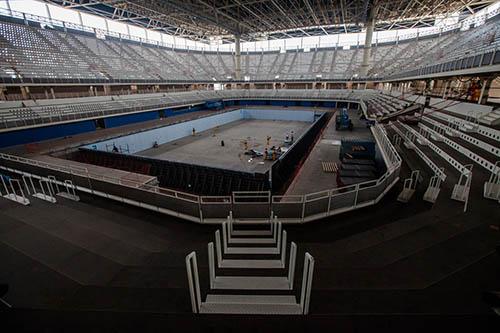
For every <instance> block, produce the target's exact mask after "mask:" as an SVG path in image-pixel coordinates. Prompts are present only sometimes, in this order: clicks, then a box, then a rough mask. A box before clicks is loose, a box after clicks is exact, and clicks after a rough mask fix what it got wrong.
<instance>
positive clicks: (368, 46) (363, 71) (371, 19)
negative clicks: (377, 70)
mask: <svg viewBox="0 0 500 333" xmlns="http://www.w3.org/2000/svg"><path fill="white" fill-rule="evenodd" d="M375 12H376V9H375V7H374V6H372V7H371V8H370V11H369V12H368V18H367V21H366V37H365V48H364V49H363V63H362V64H361V68H360V73H359V74H360V76H361V77H366V75H367V74H368V67H369V61H370V53H371V51H372V39H373V27H374V26H375V14H376V13H375Z"/></svg>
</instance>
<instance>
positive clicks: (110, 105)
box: [0, 89, 378, 130]
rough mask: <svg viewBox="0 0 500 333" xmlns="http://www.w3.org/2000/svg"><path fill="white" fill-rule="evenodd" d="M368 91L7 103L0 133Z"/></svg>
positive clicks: (351, 97) (1, 110)
mask: <svg viewBox="0 0 500 333" xmlns="http://www.w3.org/2000/svg"><path fill="white" fill-rule="evenodd" d="M370 94H378V93H375V92H373V91H371V90H366V91H364V90H359V91H356V90H345V89H344V90H300V89H294V90H265V89H260V90H223V91H203V90H201V91H190V92H176V93H163V94H162V93H157V94H143V95H124V96H113V97H109V96H104V97H88V98H77V99H74V98H68V99H60V100H55V101H54V100H40V101H25V102H10V103H5V105H0V130H1V129H9V128H16V127H26V126H35V125H40V124H48V123H56V122H61V121H68V120H76V119H89V118H95V117H98V116H106V115H113V114H119V113H127V112H134V111H145V110H157V109H162V108H163V109H165V108H167V107H170V106H174V105H189V104H197V103H203V102H205V101H207V100H211V99H242V100H248V99H279V100H290V99H297V100H322V99H324V100H340V101H354V102H356V101H357V100H358V99H359V98H358V96H364V95H370Z"/></svg>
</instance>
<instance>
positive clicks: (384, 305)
mask: <svg viewBox="0 0 500 333" xmlns="http://www.w3.org/2000/svg"><path fill="white" fill-rule="evenodd" d="M389 134H392V133H389ZM391 137H392V135H391ZM440 147H442V149H445V150H446V151H447V152H448V153H449V154H450V155H452V156H454V157H456V158H457V160H459V161H460V162H466V160H465V159H464V156H460V154H458V153H457V152H454V151H452V150H450V149H448V148H447V147H445V146H443V145H441V144H440ZM421 148H422V147H421ZM422 149H423V150H425V153H426V154H429V156H431V157H432V158H433V160H434V161H436V163H438V165H442V166H443V167H445V169H446V173H447V174H448V178H447V181H446V182H445V183H444V184H443V189H442V192H441V195H440V197H439V199H438V201H437V202H436V203H435V204H434V205H431V204H429V203H426V202H423V201H422V199H421V198H422V195H423V192H424V190H425V188H426V186H427V183H426V182H423V183H420V184H419V185H418V187H417V192H416V194H415V195H414V197H413V198H412V199H411V200H410V202H409V203H408V204H402V203H399V202H397V201H396V197H397V195H398V193H399V191H400V189H401V186H402V185H401V182H402V180H403V179H404V178H405V177H408V176H409V175H410V173H411V170H414V169H420V170H422V171H424V179H428V178H429V175H430V172H429V170H426V167H425V165H424V164H423V163H422V162H421V160H420V159H418V158H415V154H414V153H412V152H411V151H408V150H406V148H403V147H402V148H401V149H400V152H401V154H402V156H403V158H404V163H403V166H402V171H401V181H400V183H399V184H397V186H396V187H395V188H394V189H393V190H391V191H390V192H389V193H388V194H387V196H386V197H385V198H384V199H383V200H382V201H381V202H380V203H379V204H377V205H376V206H373V207H368V208H364V209H361V210H358V211H353V212H350V213H346V214H342V215H338V216H333V217H330V218H327V219H324V220H322V221H317V222H314V223H310V224H307V225H300V226H286V229H287V231H288V238H289V240H293V241H295V242H296V243H297V244H298V246H299V249H298V251H299V257H301V256H303V253H304V252H305V251H309V252H310V253H311V254H312V255H313V256H314V257H315V261H316V271H315V277H314V282H313V292H312V298H311V315H310V316H308V317H306V318H289V317H286V318H283V317H281V318H275V317H265V318H262V317H257V318H253V317H252V320H248V317H245V316H225V317H222V316H206V317H205V316H201V317H200V316H197V317H195V316H193V315H191V314H190V311H191V310H190V301H189V294H188V289H187V281H186V271H185V263H184V258H185V256H186V254H187V253H189V252H190V251H192V250H195V251H197V253H198V256H199V266H200V281H201V282H202V293H206V291H207V289H208V286H207V283H208V276H207V273H208V272H207V250H206V244H207V243H208V242H209V241H211V240H213V232H214V230H215V227H214V226H202V225H197V224H194V223H190V222H186V221H181V220H179V219H176V218H172V217H169V216H166V215H162V214H159V213H154V212H151V211H148V210H144V209H140V208H135V207H131V206H127V205H125V204H121V203H118V202H115V201H111V200H105V199H102V198H97V197H91V196H88V195H85V194H81V197H82V201H81V202H73V201H69V200H64V199H59V202H58V203H57V204H55V205H52V204H49V203H46V202H43V201H41V200H38V199H35V198H33V199H32V205H31V206H28V207H25V206H21V205H17V204H15V203H13V202H11V201H8V200H5V199H3V198H0V262H1V263H2V269H0V283H1V282H6V283H8V284H9V286H10V290H9V292H8V294H7V295H6V296H5V297H4V299H5V300H6V301H7V302H9V303H11V304H12V305H13V306H14V308H15V309H16V311H17V312H13V313H10V314H9V318H10V319H12V320H14V321H15V323H16V324H17V325H20V324H21V323H23V321H24V320H26V318H29V319H30V320H27V322H26V325H28V326H31V331H37V328H38V330H39V329H40V327H44V326H40V325H43V324H44V323H46V321H50V320H52V322H51V323H54V322H58V323H59V321H60V322H61V324H60V325H61V330H62V331H64V329H67V326H64V323H67V322H66V321H64V320H62V319H61V318H73V319H67V320H68V321H70V320H75V321H77V322H79V323H80V325H83V326H81V327H83V330H84V331H89V330H88V329H87V330H85V328H87V327H86V326H85V321H88V322H89V323H93V324H95V325H97V324H98V323H101V322H100V321H99V320H102V321H103V322H107V323H108V324H107V325H109V326H104V327H111V329H110V330H111V331H113V330H115V331H116V330H118V331H122V330H123V331H124V330H128V329H134V330H135V331H137V330H148V328H151V327H145V326H144V325H145V324H144V323H145V322H149V321H156V322H160V323H164V324H165V325H160V326H159V327H161V328H162V329H163V330H164V329H165V327H172V326H168V325H172V322H175V323H176V324H179V325H181V326H180V327H177V329H179V328H181V329H184V328H185V327H191V326H190V325H194V326H196V325H200V327H201V326H203V327H204V328H207V327H208V330H210V329H211V330H212V331H216V330H220V329H221V327H222V329H227V330H230V329H229V328H237V329H238V330H239V331H252V330H257V329H258V327H259V325H263V326H264V327H268V328H269V329H272V328H273V327H282V328H283V330H284V331H292V330H295V329H297V330H304V331H318V330H319V329H320V328H321V327H322V324H324V323H328V324H329V325H328V328H329V329H331V328H332V327H337V328H339V330H340V331H352V332H356V331H359V329H360V326H359V325H361V326H362V327H365V328H368V329H370V330H371V331H374V330H379V329H380V330H384V331H387V330H388V329H390V327H386V326H384V325H382V326H377V325H381V323H380V322H378V321H377V320H379V319H380V318H386V319H387V318H389V319H388V320H390V321H391V323H392V324H393V325H396V327H398V326H397V325H398V323H399V324H401V320H403V319H402V318H406V319H404V320H405V321H404V323H405V325H406V326H405V327H404V328H401V329H399V331H405V332H408V331H412V330H414V331H422V330H425V329H430V330H431V331H432V330H433V328H435V327H437V326H433V325H425V326H423V327H422V326H421V323H422V321H423V320H425V322H426V323H427V321H430V322H433V320H436V318H440V319H443V318H444V319H443V320H444V322H445V323H446V324H445V325H444V326H443V327H441V326H439V327H440V328H442V329H446V330H451V329H452V328H453V330H455V331H456V330H459V331H460V330H461V329H465V330H467V331H478V332H488V331H492V332H493V331H495V330H494V329H493V327H494V326H493V325H492V324H491V322H490V321H491V317H492V316H493V312H492V311H491V309H489V308H488V306H487V305H486V304H485V303H484V302H483V300H482V298H481V295H482V293H483V292H484V291H487V290H500V258H499V257H498V254H497V253H496V252H495V247H496V246H498V244H500V231H499V227H500V210H499V206H498V203H497V202H495V201H492V200H487V199H484V198H483V197H482V185H483V183H484V181H485V180H486V179H487V177H488V174H487V173H486V172H485V171H484V170H481V168H480V167H478V166H477V165H476V166H475V168H474V171H473V172H474V176H473V184H472V188H471V195H470V202H469V207H468V211H467V212H466V213H463V203H460V202H457V201H453V200H451V199H450V195H451V190H452V188H453V185H454V184H455V183H456V181H457V179H458V173H457V172H456V171H455V170H454V169H453V168H452V167H450V166H449V165H447V164H446V162H445V161H444V160H443V159H442V158H440V157H439V156H437V155H436V154H433V153H432V152H430V151H429V150H428V149H425V148H422ZM298 262H299V267H298V270H297V272H298V274H297V280H296V285H299V284H300V279H301V274H300V273H301V270H302V268H301V265H302V262H301V261H300V260H299V261H298ZM225 273H226V274H238V271H237V270H235V271H234V272H229V273H227V272H225ZM259 273H261V272H256V274H259ZM271 274H273V275H274V274H282V272H281V271H276V272H272V273H271ZM74 310H78V312H73V311H74ZM105 314H106V317H104V316H105ZM353 316H354V317H353ZM96 318H98V319H96ZM360 318H363V319H360ZM376 318H378V319H376ZM467 319H469V320H470V321H468V320H467ZM242 321H244V323H245V325H241V323H242ZM360 321H361V322H362V323H363V324H360V323H359V322H360ZM408 322H411V323H413V325H408V324H407V323H408ZM35 323H36V324H38V325H36V324H35ZM124 323H127V324H128V325H126V324H124ZM246 323H248V324H246ZM439 323H441V322H439ZM471 323H474V326H471V325H472V324H471ZM478 323H479V324H480V325H484V326H478ZM89 325H90V324H89ZM339 325H340V327H339ZM343 325H345V326H343ZM364 325H366V326H364ZM243 326H244V327H243ZM79 327H80V326H79ZM196 327H198V326H196ZM342 328H343V329H342ZM417 328H418V330H417ZM75 330H77V329H76V328H75Z"/></svg>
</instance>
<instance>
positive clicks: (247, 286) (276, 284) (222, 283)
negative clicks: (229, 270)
mask: <svg viewBox="0 0 500 333" xmlns="http://www.w3.org/2000/svg"><path fill="white" fill-rule="evenodd" d="M213 289H231V290H290V282H289V281H288V278H287V277H284V276H217V277H216V278H215V281H214V286H213Z"/></svg>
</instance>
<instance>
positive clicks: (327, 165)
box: [321, 162, 339, 173]
mask: <svg viewBox="0 0 500 333" xmlns="http://www.w3.org/2000/svg"><path fill="white" fill-rule="evenodd" d="M321 166H322V167H323V172H328V173H336V172H338V171H339V166H338V164H337V163H335V162H321Z"/></svg>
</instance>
